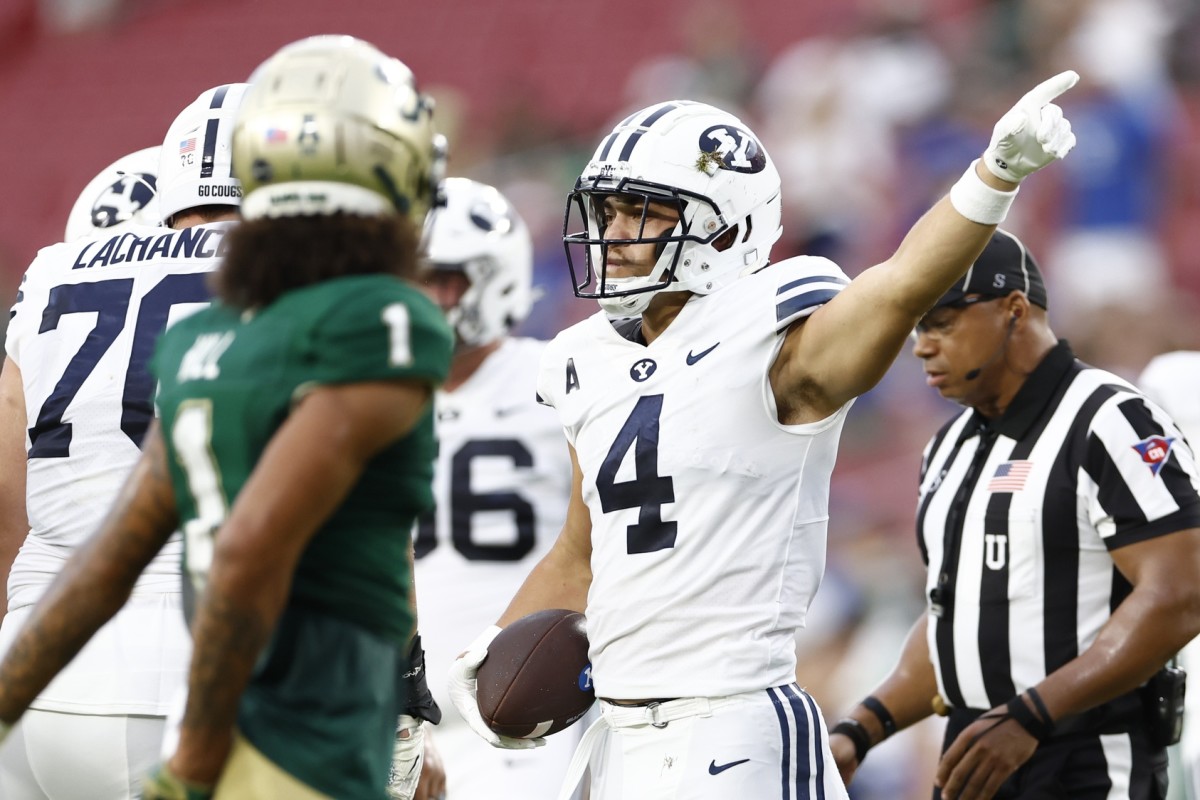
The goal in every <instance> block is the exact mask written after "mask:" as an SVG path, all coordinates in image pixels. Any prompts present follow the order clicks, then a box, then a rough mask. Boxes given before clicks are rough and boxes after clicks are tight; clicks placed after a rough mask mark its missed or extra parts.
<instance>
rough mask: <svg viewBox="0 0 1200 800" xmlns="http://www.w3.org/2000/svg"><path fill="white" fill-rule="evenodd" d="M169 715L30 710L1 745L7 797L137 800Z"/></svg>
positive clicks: (0, 787)
mask: <svg viewBox="0 0 1200 800" xmlns="http://www.w3.org/2000/svg"><path fill="white" fill-rule="evenodd" d="M165 722H166V719H165V718H164V717H139V716H109V717H100V716H90V715H84V714H63V713H59V712H57V711H38V710H36V709H30V710H29V711H26V712H25V716H23V717H21V721H20V722H18V723H17V725H16V727H14V728H13V730H12V733H11V734H9V737H8V738H7V739H6V740H5V741H4V744H2V745H0V797H2V798H5V800H131V799H132V798H137V797H141V796H142V792H141V787H142V778H143V777H144V776H145V775H146V773H147V772H149V771H150V770H151V769H152V768H153V767H154V765H155V764H156V763H157V762H158V749H159V741H160V740H161V739H162V735H163V726H164V724H165Z"/></svg>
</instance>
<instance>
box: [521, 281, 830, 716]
mask: <svg viewBox="0 0 1200 800" xmlns="http://www.w3.org/2000/svg"><path fill="white" fill-rule="evenodd" d="M847 282H848V281H847V279H846V277H845V275H844V274H843V273H842V272H841V270H839V269H838V268H837V267H836V265H834V264H832V263H831V262H829V261H826V260H824V259H816V258H797V259H790V260H788V261H783V262H780V263H778V264H775V265H772V266H770V267H767V268H766V269H763V270H760V271H759V272H757V273H755V274H753V275H749V276H747V277H744V278H742V279H740V280H738V281H736V282H735V283H733V284H732V285H730V286H728V287H726V288H725V289H722V290H721V291H719V292H715V293H713V294H711V295H705V296H693V297H692V298H691V299H689V300H688V302H687V304H686V305H685V306H684V307H683V309H682V310H681V311H680V313H679V315H678V316H677V317H676V318H675V320H674V321H673V322H672V323H671V325H670V326H669V327H668V328H667V329H666V330H665V331H664V332H663V333H662V334H661V335H660V336H659V337H658V338H656V339H655V340H654V341H653V342H651V343H650V344H649V345H645V344H641V343H640V340H641V337H634V338H636V339H637V341H634V340H631V338H627V336H624V335H622V334H621V333H620V332H618V330H617V328H618V327H621V326H623V325H628V324H629V321H621V322H618V323H615V324H614V323H613V322H612V321H610V320H609V319H608V318H607V317H606V315H605V314H603V313H599V314H596V315H595V316H592V317H590V318H589V319H586V320H584V321H583V322H581V323H579V324H577V325H575V326H573V327H571V328H568V329H567V330H566V331H563V332H562V333H560V334H559V335H558V336H557V337H556V338H555V339H554V340H553V341H552V342H551V343H550V345H549V346H548V347H547V349H546V353H545V356H544V357H543V359H542V364H541V369H540V373H539V376H538V394H539V396H540V397H541V398H542V400H543V401H544V402H545V403H547V404H549V405H551V406H553V407H554V408H555V409H556V410H557V411H558V414H559V418H560V420H561V422H562V424H563V427H564V429H565V430H566V433H567V438H568V439H569V440H570V442H571V444H572V445H573V446H574V448H575V451H576V454H577V456H578V458H579V465H580V468H581V470H582V472H583V487H582V489H583V499H584V501H585V502H586V503H587V505H588V510H589V512H590V517H591V528H592V530H591V544H592V556H591V567H592V584H591V590H590V593H589V596H588V605H587V624H588V639H589V641H590V646H591V650H590V655H591V661H592V678H593V681H594V683H595V686H596V694H597V695H598V696H600V697H609V698H614V699H644V698H656V697H689V696H700V697H718V696H724V695H730V694H736V693H740V692H747V691H753V690H757V689H763V688H766V687H769V686H778V685H782V684H786V683H790V682H792V681H794V680H795V667H796V661H795V642H794V635H795V632H796V630H797V629H798V628H800V627H802V626H803V624H804V617H805V614H806V612H807V610H808V605H809V603H810V601H811V600H812V596H813V594H814V593H815V592H816V589H817V586H818V584H819V583H820V580H821V575H822V573H823V571H824V567H825V536H826V527H827V520H828V505H829V480H830V473H831V471H832V469H833V463H834V459H835V456H836V453H837V442H838V437H839V435H840V432H841V429H842V423H843V421H844V419H845V414H846V410H847V408H848V406H846V407H843V408H841V409H839V410H838V411H837V412H836V413H834V414H833V415H831V416H829V417H827V418H826V419H824V420H821V421H819V422H815V423H810V424H804V425H782V424H780V423H779V421H778V414H777V413H776V409H775V401H774V395H773V394H772V391H771V386H770V383H769V379H768V371H769V369H770V367H771V364H772V363H773V362H774V360H775V357H776V355H777V354H778V352H779V348H780V345H781V343H782V340H783V336H782V333H783V331H785V330H787V328H788V327H789V326H790V325H791V324H792V323H794V322H795V321H796V320H799V319H802V318H804V317H806V316H807V315H808V314H811V313H812V312H813V311H815V310H816V309H817V308H819V307H820V306H821V305H822V304H823V303H825V302H826V301H828V300H829V299H831V298H832V297H833V296H834V295H836V294H837V292H838V291H840V289H841V288H842V287H843V286H844V285H845V284H846V283H847Z"/></svg>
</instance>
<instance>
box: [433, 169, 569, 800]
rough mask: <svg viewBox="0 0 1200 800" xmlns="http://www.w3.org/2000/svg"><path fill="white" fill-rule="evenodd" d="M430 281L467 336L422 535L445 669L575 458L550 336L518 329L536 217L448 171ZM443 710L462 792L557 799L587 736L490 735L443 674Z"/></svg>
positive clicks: (559, 504) (446, 749)
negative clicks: (456, 704)
mask: <svg viewBox="0 0 1200 800" xmlns="http://www.w3.org/2000/svg"><path fill="white" fill-rule="evenodd" d="M445 194H446V207H445V208H443V209H441V210H440V211H438V213H437V215H436V216H435V218H434V223H433V228H432V231H431V234H430V237H429V250H428V254H427V256H426V264H427V269H426V272H425V277H424V281H425V284H426V286H427V287H428V289H429V291H430V293H431V294H432V295H433V297H434V299H435V300H437V301H438V304H439V305H440V306H441V307H442V309H443V310H444V311H445V312H446V316H447V318H448V319H449V321H450V323H451V324H452V325H453V326H454V329H455V334H456V337H455V338H456V347H455V352H454V361H453V363H452V364H451V367H450V376H449V378H448V379H447V380H446V383H445V384H444V385H443V386H442V388H441V389H440V390H439V391H438V393H437V395H436V404H437V433H438V440H439V449H438V461H437V467H436V471H435V476H434V487H433V488H434V497H436V498H437V508H436V511H435V512H434V513H432V514H431V515H429V516H428V517H427V518H425V519H422V520H421V523H420V525H419V528H418V531H417V535H416V537H415V546H416V557H417V567H416V569H417V578H418V580H417V607H418V608H419V609H420V612H421V627H422V630H423V634H422V639H423V641H424V645H425V648H426V650H425V660H426V666H427V668H428V669H429V671H430V673H431V674H433V675H445V674H446V671H447V670H448V669H449V668H450V664H451V663H452V662H453V661H454V658H455V656H457V655H458V653H459V652H460V651H461V649H462V643H463V641H464V639H465V638H469V637H471V636H474V635H475V634H476V633H477V632H478V631H480V630H481V629H482V628H484V627H486V626H487V625H488V624H490V623H491V622H492V620H494V619H496V617H498V616H499V615H500V613H501V612H502V611H503V610H504V606H505V604H506V603H507V601H508V598H510V597H512V595H513V593H514V592H515V591H516V590H517V588H518V587H519V586H520V585H521V582H522V581H523V580H524V579H525V576H526V575H528V574H529V570H530V569H531V568H532V567H533V565H534V564H536V563H537V562H538V561H539V560H540V559H541V558H542V556H544V555H545V554H546V552H547V551H548V550H549V549H550V545H551V544H553V542H554V538H555V536H557V534H558V532H559V531H560V530H561V529H562V525H563V521H564V519H565V518H566V511H567V499H568V497H569V495H570V491H571V461H570V458H569V456H568V454H567V448H566V446H565V445H564V443H563V439H562V426H561V425H560V424H559V421H558V416H557V415H556V414H555V413H554V412H553V411H552V410H551V409H549V408H546V407H545V406H542V405H540V404H538V402H537V399H536V395H535V392H534V386H535V385H536V380H537V370H538V362H539V359H540V358H541V355H542V351H543V349H544V348H545V346H546V343H545V342H542V341H538V340H536V339H529V338H523V337H516V336H509V335H508V334H509V331H510V330H511V329H512V328H513V327H514V326H515V325H517V324H519V323H520V322H521V321H522V320H523V319H525V317H526V315H527V314H528V313H529V309H530V306H531V305H532V304H533V301H534V296H533V291H532V281H533V245H532V241H531V240H530V235H529V231H528V229H527V228H526V226H525V223H524V222H523V221H522V220H521V218H520V216H519V215H518V214H517V211H516V209H515V208H513V206H512V205H511V204H510V203H509V202H508V200H506V199H505V198H504V196H503V195H502V194H501V193H500V192H499V191H497V190H496V189H494V188H493V187H491V186H486V185H484V184H481V183H477V182H475V181H472V180H468V179H466V178H448V179H447V180H446V182H445ZM433 686H434V689H435V697H437V699H438V701H439V705H441V707H442V708H443V709H444V713H443V717H442V722H441V725H440V726H439V727H438V730H437V747H438V749H439V751H440V752H441V755H442V758H443V760H444V761H445V762H446V774H447V780H448V789H449V793H448V794H449V796H450V797H453V798H456V800H485V798H486V799H487V800H507V799H508V798H511V799H512V800H523V798H528V797H552V796H553V795H554V792H555V791H557V789H558V787H559V785H560V784H561V783H562V779H563V776H564V775H565V774H566V768H567V763H568V762H569V761H570V758H571V752H572V750H573V749H574V744H575V743H576V742H577V741H578V735H577V734H581V733H582V732H583V731H582V726H580V727H579V728H577V729H573V730H574V731H575V732H576V734H575V735H573V734H572V733H564V734H563V735H562V736H561V737H556V738H555V740H553V741H551V742H550V746H549V747H546V748H544V749H542V750H539V751H538V752H536V753H510V752H505V751H502V750H497V749H494V748H491V747H488V746H487V744H485V743H484V742H482V741H480V739H479V737H478V736H476V735H475V734H474V733H473V732H472V731H471V730H470V728H469V727H468V726H467V725H466V723H465V722H464V721H463V719H462V717H460V716H459V715H458V713H457V712H456V711H454V709H453V708H452V707H451V705H450V704H449V703H447V702H446V698H445V696H444V691H439V690H441V689H443V684H442V682H441V681H436V682H434V684H433Z"/></svg>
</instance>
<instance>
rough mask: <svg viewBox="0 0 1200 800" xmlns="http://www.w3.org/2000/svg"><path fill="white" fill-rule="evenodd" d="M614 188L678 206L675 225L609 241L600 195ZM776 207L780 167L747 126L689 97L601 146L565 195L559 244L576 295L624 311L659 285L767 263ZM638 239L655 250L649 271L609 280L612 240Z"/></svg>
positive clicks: (710, 283)
mask: <svg viewBox="0 0 1200 800" xmlns="http://www.w3.org/2000/svg"><path fill="white" fill-rule="evenodd" d="M612 194H621V195H625V196H632V197H635V198H640V199H641V201H642V202H643V203H644V204H645V206H644V207H648V206H649V203H650V202H651V201H655V202H660V203H668V204H671V205H674V206H675V207H677V208H678V209H679V212H680V219H679V224H678V225H676V226H675V228H674V229H673V230H671V231H670V232H668V233H667V234H666V235H663V236H658V237H652V238H651V237H641V236H639V237H638V238H635V239H605V238H604V222H603V216H602V208H603V201H604V198H605V197H607V196H608V195H612ZM781 213H782V212H781V207H780V199H779V173H778V171H777V170H776V169H775V164H774V162H773V161H772V160H771V158H770V157H769V156H768V155H767V151H766V150H765V149H763V146H762V144H761V143H760V142H759V141H758V139H757V138H756V137H755V136H754V134H753V133H751V131H750V129H749V128H748V127H747V126H746V125H745V123H743V122H742V121H741V120H739V119H738V118H737V117H735V116H733V115H732V114H730V113H728V112H725V111H722V110H720V109H719V108H715V107H713V106H710V105H705V104H703V103H696V102H691V101H687V100H671V101H668V102H666V103H659V104H658V105H654V106H650V107H649V108H644V109H642V110H641V111H638V112H636V113H634V114H631V115H630V116H628V117H626V118H625V119H624V120H622V121H621V122H620V123H619V124H618V125H617V126H616V127H615V128H614V129H613V131H612V133H610V134H609V135H608V136H606V137H605V138H604V140H603V141H602V142H600V146H599V147H598V148H597V149H596V153H595V155H593V156H592V160H591V161H590V162H588V165H587V167H586V168H585V169H584V171H583V174H582V175H580V176H579V180H577V181H576V182H575V190H574V191H572V192H571V194H570V196H569V197H568V198H567V214H566V220H565V223H564V228H563V244H564V247H565V249H566V253H567V265H568V266H569V268H570V270H571V276H572V279H573V281H574V284H575V294H576V296H578V297H588V298H594V299H596V300H598V301H599V302H600V305H601V306H602V307H603V308H604V309H605V310H606V311H608V312H609V313H610V314H616V315H630V316H632V315H636V314H640V313H641V312H642V311H644V310H645V308H646V306H647V305H649V303H650V299H651V298H652V297H653V296H654V295H655V294H656V293H658V292H661V291H672V292H676V291H678V292H683V291H687V292H694V293H696V294H710V293H712V292H715V291H717V290H718V289H721V288H722V287H724V286H727V285H729V284H730V283H731V282H733V281H734V280H736V279H737V278H739V277H740V276H742V275H746V274H749V273H751V272H754V271H755V270H758V269H760V268H761V267H763V266H765V265H766V264H767V263H768V261H769V260H770V252H771V246H772V245H774V244H775V242H776V241H778V240H779V237H780V235H781V234H782V233H783V228H782V227H781V221H780V218H781ZM642 223H643V226H644V224H645V216H644V212H643V219H642ZM576 226H579V227H576ZM572 229H574V230H572ZM730 232H732V233H730ZM727 233H728V234H729V235H726V234H727ZM638 243H653V244H656V245H657V246H658V250H659V256H658V261H657V263H656V264H655V265H654V268H653V269H652V270H651V272H650V274H649V275H645V276H638V277H626V278H609V277H608V276H607V274H606V261H607V253H606V251H607V249H608V246H609V245H613V244H638ZM581 251H582V252H581ZM580 255H582V258H580Z"/></svg>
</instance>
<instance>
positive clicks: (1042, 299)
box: [934, 228, 1047, 308]
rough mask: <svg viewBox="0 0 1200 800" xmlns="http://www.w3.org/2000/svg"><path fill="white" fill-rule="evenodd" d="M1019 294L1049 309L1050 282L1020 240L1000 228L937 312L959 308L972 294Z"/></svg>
mask: <svg viewBox="0 0 1200 800" xmlns="http://www.w3.org/2000/svg"><path fill="white" fill-rule="evenodd" d="M1016 290H1020V291H1022V292H1024V293H1025V296H1026V297H1028V298H1029V302H1031V303H1033V304H1034V305H1035V306H1041V307H1042V308H1046V307H1047V306H1046V282H1045V281H1044V280H1042V272H1041V270H1039V269H1038V265H1037V262H1036V261H1034V260H1033V256H1032V255H1031V254H1030V252H1029V250H1028V249H1027V248H1026V247H1025V244H1024V243H1023V242H1022V241H1021V240H1020V239H1018V238H1017V237H1016V236H1013V235H1012V234H1011V233H1009V232H1008V231H1002V230H1000V229H999V228H997V229H996V232H995V233H993V234H992V238H991V240H990V241H989V242H988V243H987V246H986V247H984V248H983V252H982V253H980V254H979V258H978V259H976V260H975V263H974V264H972V265H971V268H970V269H969V270H967V274H966V275H964V276H963V277H962V278H961V279H960V280H959V281H958V282H957V283H955V284H954V286H952V287H950V291H948V292H946V293H945V294H944V295H942V297H941V299H939V300H938V301H937V303H935V304H934V308H941V307H942V306H953V305H957V304H959V303H961V302H962V301H963V298H964V297H966V296H967V295H969V294H980V295H984V296H986V297H1007V296H1008V295H1009V293H1010V292H1013V291H1016Z"/></svg>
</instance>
